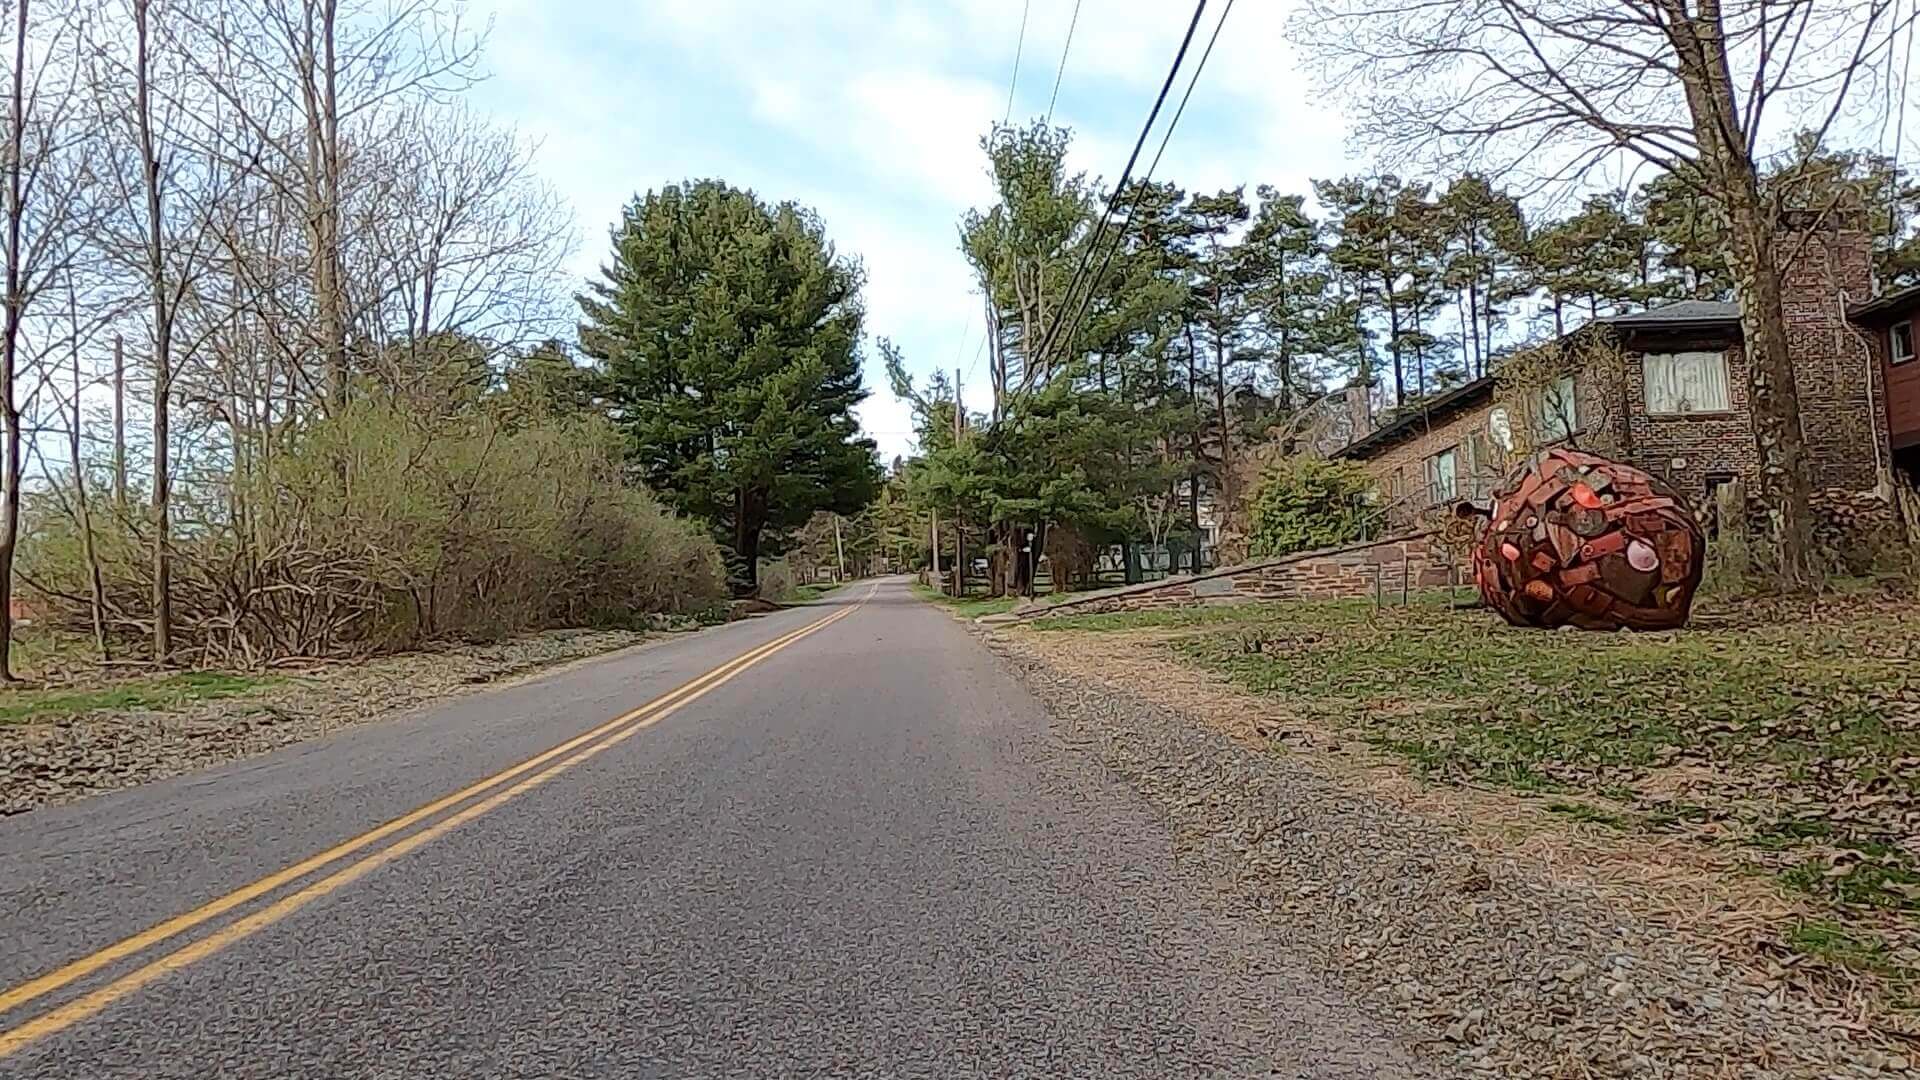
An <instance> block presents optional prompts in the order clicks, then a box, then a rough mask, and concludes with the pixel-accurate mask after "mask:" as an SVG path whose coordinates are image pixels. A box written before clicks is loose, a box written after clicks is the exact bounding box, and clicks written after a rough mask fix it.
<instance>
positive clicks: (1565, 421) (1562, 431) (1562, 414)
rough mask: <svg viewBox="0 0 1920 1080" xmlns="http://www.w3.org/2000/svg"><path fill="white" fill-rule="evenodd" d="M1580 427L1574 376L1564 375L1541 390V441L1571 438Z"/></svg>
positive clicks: (1552, 441)
mask: <svg viewBox="0 0 1920 1080" xmlns="http://www.w3.org/2000/svg"><path fill="white" fill-rule="evenodd" d="M1579 427H1580V416H1579V410H1578V409H1577V408H1576V407H1575V405H1574V399H1573V376H1571V375H1562V376H1560V377H1559V378H1557V379H1555V380H1553V385H1551V386H1549V387H1547V388H1546V389H1544V390H1542V391H1540V441H1541V442H1543V443H1555V442H1559V441H1560V440H1562V439H1566V438H1571V437H1572V436H1573V433H1574V432H1575V431H1576V430H1578V429H1579Z"/></svg>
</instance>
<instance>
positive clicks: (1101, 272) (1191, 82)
mask: <svg viewBox="0 0 1920 1080" xmlns="http://www.w3.org/2000/svg"><path fill="white" fill-rule="evenodd" d="M1233 4H1234V0H1227V6H1226V7H1225V8H1223V9H1222V10H1221V12H1220V21H1219V22H1217V23H1215V24H1214V26H1213V36H1212V37H1210V38H1208V39H1207V47H1206V49H1205V50H1204V51H1203V52H1201V54H1200V61H1199V62H1198V63H1196V64H1195V65H1194V67H1193V75H1192V77H1190V78H1189V79H1188V80H1187V89H1186V92H1185V93H1183V94H1181V95H1180V105H1179V107H1178V108H1176V109H1175V110H1174V112H1173V119H1172V120H1170V121H1168V123H1167V130H1166V131H1165V132H1164V133H1162V135H1161V137H1160V146H1159V147H1158V148H1157V149H1156V150H1155V151H1154V153H1153V160H1152V161H1151V162H1149V163H1148V165H1147V171H1146V174H1145V175H1143V176H1142V177H1141V178H1140V181H1139V184H1138V185H1137V186H1136V187H1135V188H1134V195H1133V201H1132V203H1131V204H1130V205H1129V206H1128V207H1127V218H1126V220H1125V221H1124V222H1122V223H1121V224H1120V226H1119V228H1118V229H1117V230H1116V231H1115V232H1114V236H1113V243H1112V244H1110V245H1108V247H1107V254H1106V256H1105V257H1104V258H1102V259H1101V261H1100V269H1098V270H1096V271H1094V274H1093V277H1092V278H1090V279H1089V280H1088V281H1087V287H1086V291H1085V292H1084V293H1083V294H1082V296H1081V300H1080V303H1079V305H1078V307H1077V308H1076V310H1075V312H1074V317H1073V322H1072V323H1071V324H1070V325H1069V327H1068V331H1067V338H1066V340H1068V341H1072V340H1073V335H1074V334H1075V333H1077V332H1078V331H1079V329H1080V324H1081V322H1083V321H1084V320H1085V319H1086V316H1087V313H1088V312H1089V311H1091V310H1092V308H1093V298H1094V296H1095V295H1096V294H1097V292H1098V290H1099V288H1100V282H1101V281H1102V280H1103V279H1104V278H1105V277H1106V275H1107V269H1108V268H1109V267H1111V266H1112V265H1113V257H1114V255H1115V254H1116V253H1118V252H1119V250H1120V247H1121V245H1122V244H1123V243H1125V241H1126V233H1127V227H1128V226H1129V225H1131V224H1132V223H1133V218H1134V215H1135V214H1137V213H1138V212H1139V209H1140V204H1141V203H1142V202H1143V201H1145V199H1146V192H1147V188H1148V185H1149V184H1150V183H1152V181H1153V174H1154V172H1155V171H1157V170H1158V169H1159V168H1160V159H1161V158H1162V157H1163V156H1164V155H1165V154H1166V152H1167V144H1168V143H1169V142H1171V141H1173V130H1174V128H1176V127H1178V126H1179V124H1180V118H1181V117H1182V116H1185V115H1186V112H1187V102H1188V101H1190V100H1192V99H1193V88H1194V87H1195V86H1197V85H1199V83H1200V73H1201V72H1202V71H1205V70H1206V67H1207V59H1208V58H1209V57H1211V56H1212V55H1213V47H1214V46H1215V45H1216V44H1218V43H1219V41H1220V31H1221V29H1222V28H1223V27H1225V26H1226V25H1227V16H1229V15H1231V14H1233Z"/></svg>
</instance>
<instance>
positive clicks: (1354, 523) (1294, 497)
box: [1249, 455, 1373, 555]
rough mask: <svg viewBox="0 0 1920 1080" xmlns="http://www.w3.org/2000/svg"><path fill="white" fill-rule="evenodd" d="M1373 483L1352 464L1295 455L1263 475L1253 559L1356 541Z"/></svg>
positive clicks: (1256, 498) (1252, 528) (1254, 512)
mask: <svg viewBox="0 0 1920 1080" xmlns="http://www.w3.org/2000/svg"><path fill="white" fill-rule="evenodd" d="M1372 486H1373V482H1372V480H1371V479H1370V478H1369V477H1368V476H1367V472H1366V470H1365V469H1363V468H1361V467H1360V466H1359V465H1357V464H1355V463H1354V462H1351V461H1330V460H1328V459H1326V458H1320V457H1311V456H1307V455H1294V456H1292V457H1284V458H1280V459H1278V460H1276V461H1274V462H1272V463H1271V464H1270V465H1268V466H1267V468H1266V470H1265V471H1263V472H1262V473H1261V476H1260V482H1259V485H1258V486H1257V487H1256V488H1255V490H1254V494H1253V500H1252V507H1251V514H1250V517H1251V520H1250V522H1249V532H1250V536H1249V541H1250V547H1251V549H1252V552H1253V554H1255V555H1288V554H1291V553H1293V552H1296V551H1310V550H1312V549H1314V548H1323V547H1332V546H1334V545H1337V544H1344V543H1348V542H1350V541H1354V540H1358V539H1360V536H1361V530H1362V529H1363V528H1364V526H1365V521H1366V512H1367V506H1366V498H1367V494H1368V492H1369V491H1370V490H1371V489H1372Z"/></svg>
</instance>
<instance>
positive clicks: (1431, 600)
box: [1034, 590, 1920, 955]
mask: <svg viewBox="0 0 1920 1080" xmlns="http://www.w3.org/2000/svg"><path fill="white" fill-rule="evenodd" d="M1034 626H1035V629H1037V630H1044V631H1078V632H1083V633H1094V634H1098V633H1108V632H1118V631H1126V630H1137V629H1167V630H1174V631H1184V632H1181V633H1176V634H1174V635H1172V636H1171V637H1170V638H1169V639H1168V640H1167V641H1166V642H1165V643H1164V645H1162V646H1160V647H1162V648H1165V649H1167V650H1169V651H1171V652H1172V653H1173V654H1174V655H1175V656H1177V657H1179V658H1180V659H1182V660H1183V661H1185V662H1187V663H1191V664H1195V665H1198V666H1201V667H1204V668H1207V669H1210V670H1212V671H1215V672H1218V673H1220V674H1222V675H1224V676H1226V677H1227V678H1228V679H1230V680H1231V681H1233V682H1234V683H1236V684H1238V685H1239V686H1240V687H1242V688H1243V689H1245V690H1248V691H1251V692H1253V693H1256V694H1260V695H1264V696H1271V697H1274V698H1276V699H1279V700H1281V701H1283V702H1284V703H1285V706H1286V709H1287V711H1288V712H1289V713H1290V714H1293V715H1297V716H1300V717H1301V718H1303V719H1305V720H1308V721H1315V722H1319V723H1322V724H1324V725H1326V726H1328V727H1330V728H1334V729H1336V730H1340V731H1343V732H1345V733H1347V734H1348V735H1349V736H1351V737H1354V738H1357V739H1359V740H1361V741H1364V742H1366V743H1368V744H1370V745H1372V746H1374V747H1377V748H1379V749H1381V750H1383V751H1385V752H1387V753H1389V754H1393V755H1396V756H1398V757H1400V758H1403V759H1404V760H1405V761H1406V762H1407V764H1408V766H1409V768H1410V769H1411V770H1412V771H1413V772H1414V773H1416V774H1417V775H1419V776H1421V777H1423V778H1425V779H1428V780H1431V781H1434V782H1441V783H1471V784H1477V785H1485V786H1494V787H1505V788H1509V789H1513V790H1516V791H1525V792H1529V793H1546V794H1548V795H1549V796H1551V799H1550V801H1548V802H1547V803H1546V808H1547V810H1548V811H1549V812H1550V813H1551V814H1553V815H1556V816H1558V817H1562V818H1565V819H1567V820H1571V821H1580V822H1586V823H1590V824H1595V825H1601V826H1604V827H1607V828H1610V829H1616V830H1620V831H1621V832H1622V833H1623V834H1630V833H1635V832H1641V831H1660V832H1683V833H1692V834H1694V835H1698V836H1701V837H1702V838H1703V839H1706V840H1708V841H1709V842H1713V843H1719V844H1725V845H1728V846H1729V847H1730V848H1731V849H1732V850H1736V851H1743V852H1744V853H1745V855H1746V858H1747V860H1748V862H1749V865H1750V867H1751V868H1752V869H1753V870H1755V871H1757V872H1760V873H1764V874H1769V875H1772V876H1774V877H1776V878H1777V879H1778V880H1779V882H1780V883H1781V884H1782V885H1783V886H1784V887H1786V888H1787V889H1789V890H1792V891H1794V892H1797V893H1801V894H1804V895H1806V896H1809V897H1813V898H1816V899H1818V900H1819V901H1821V902H1823V903H1824V904H1826V905H1828V907H1829V910H1830V911H1831V913H1832V915H1833V918H1834V922H1833V924H1832V925H1833V926H1836V927H1839V928H1841V929H1842V930H1843V931H1844V930H1845V929H1846V927H1847V925H1848V924H1849V922H1850V921H1851V922H1857V923H1860V924H1861V925H1860V927H1859V929H1860V931H1861V932H1862V933H1870V932H1871V931H1870V929H1868V928H1867V926H1866V923H1867V922H1871V921H1872V920H1876V919H1884V918H1886V917H1887V916H1890V915H1891V916H1894V917H1895V918H1904V919H1916V918H1920V856H1916V853H1915V852H1913V851H1912V850H1910V849H1909V848H1908V847H1907V846H1905V845H1903V844H1902V843H1901V840H1902V838H1904V837H1906V835H1907V834H1908V832H1910V826H1909V825H1908V823H1907V820H1908V819H1907V815H1909V814H1911V813H1912V812H1913V810H1914V808H1915V806H1916V805H1920V769H1915V768H1913V767H1912V762H1913V761H1914V760H1916V759H1920V720H1917V719H1916V718H1920V669H1916V668H1915V667H1914V664H1913V660H1914V658H1915V656H1916V655H1920V653H1916V652H1915V651H1914V647H1913V646H1912V645H1911V644H1910V643H1911V642H1913V641H1916V640H1920V604H1916V603H1914V602H1913V600H1912V599H1911V598H1907V599H1904V600H1900V599H1889V598H1887V597H1886V595H1885V594H1884V593H1882V594H1879V595H1878V596H1876V595H1874V594H1872V593H1870V592H1865V591H1857V590H1856V591H1849V592H1842V593H1838V594H1836V595H1835V596H1833V597H1829V598H1825V599H1821V600H1817V601H1808V600H1806V599H1804V598H1802V599H1799V600H1782V601H1780V602H1778V603H1772V604H1762V603H1753V602H1746V601H1742V602H1738V603H1735V602H1727V603H1721V604H1714V603H1707V604H1703V605H1702V607H1701V609H1700V610H1699V611H1698V612H1697V617H1696V620H1695V625H1694V627H1693V628H1691V629H1688V630H1684V631H1676V632H1667V633H1646V634H1633V633H1615V634H1594V633H1582V632H1577V631H1565V632H1544V631H1531V630H1521V629H1515V628H1512V627H1508V626H1506V625H1504V624H1503V623H1501V622H1500V621H1499V620H1498V619H1496V618H1495V617H1493V616H1492V615H1490V614H1488V613H1486V612H1482V611H1460V610H1456V609H1454V608H1453V607H1452V605H1451V604H1449V603H1448V597H1447V594H1446V593H1445V592H1440V593H1438V594H1429V595H1427V596H1423V597H1421V598H1419V601H1418V602H1416V603H1414V604H1411V605H1409V606H1406V607H1397V606H1396V607H1386V608H1376V607H1375V606H1374V605H1373V603H1372V601H1371V599H1363V600H1350V601H1332V602H1291V603H1249V604H1239V605H1223V606H1217V607H1197V608H1185V609H1173V610H1160V611H1144V612H1126V613H1118V614H1110V615H1084V616H1072V617H1065V618H1058V619H1051V620H1044V621H1041V622H1038V623H1035V624H1034ZM1766 808H1776V809H1773V810H1768V809H1766ZM1778 808H1790V809H1788V810H1785V811H1784V812H1783V811H1782V810H1781V809H1778ZM1810 926H1812V929H1810V930H1808V931H1807V932H1806V935H1803V936H1806V938H1807V941H1806V947H1807V949H1808V950H1809V951H1814V950H1815V948H1816V946H1817V947H1818V949H1819V950H1820V951H1823V952H1834V953H1846V952H1847V950H1848V949H1851V948H1853V946H1849V945H1847V943H1846V941H1845V940H1842V939H1840V938H1834V939H1832V940H1824V939H1821V929H1820V927H1819V926H1818V925H1814V924H1810ZM1854 951H1855V952H1856V953H1857V952H1858V950H1857V949H1855V950H1854ZM1862 955H1864V954H1862Z"/></svg>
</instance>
